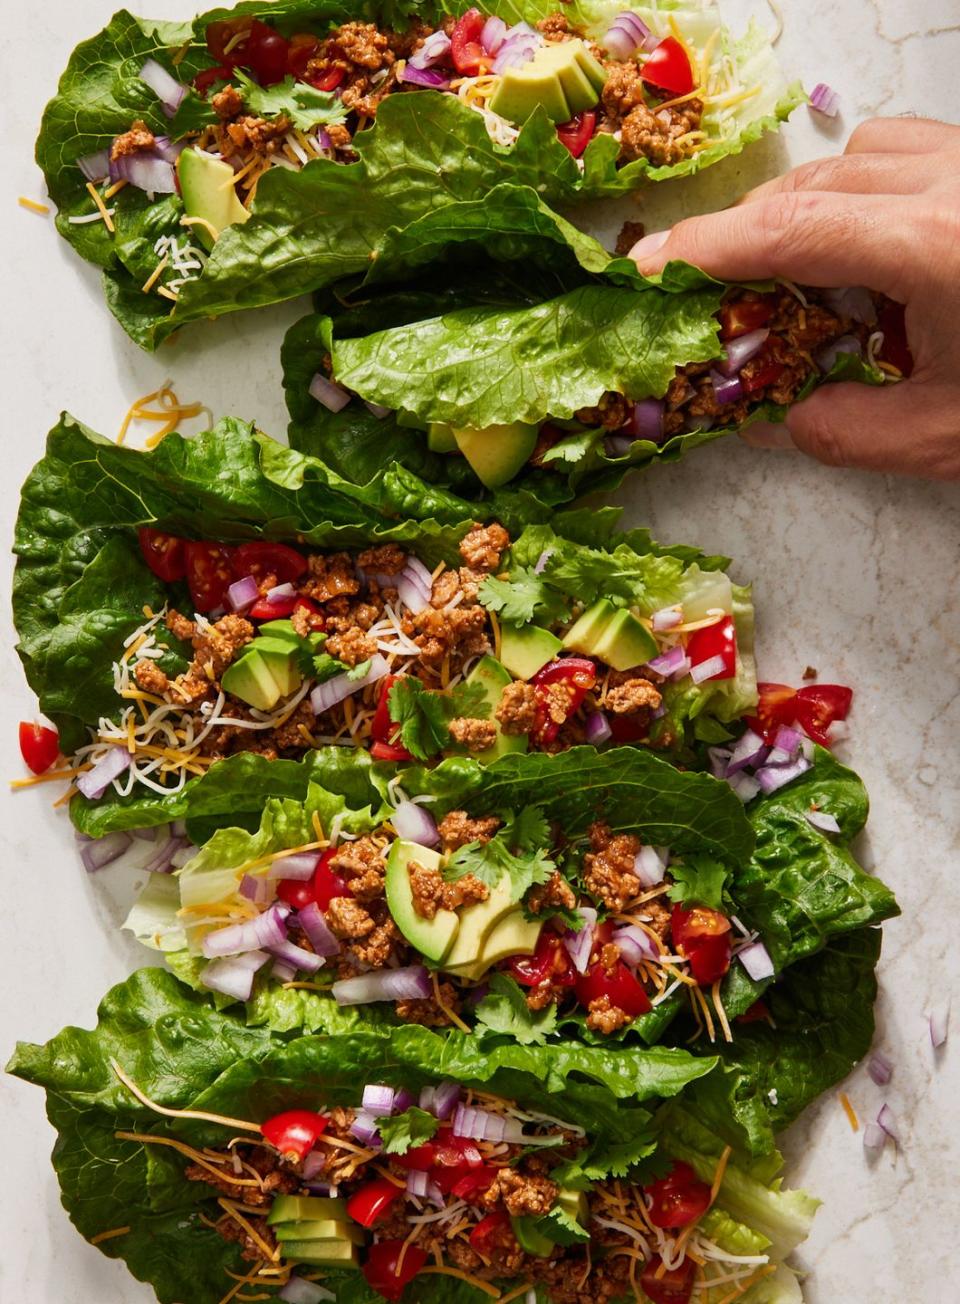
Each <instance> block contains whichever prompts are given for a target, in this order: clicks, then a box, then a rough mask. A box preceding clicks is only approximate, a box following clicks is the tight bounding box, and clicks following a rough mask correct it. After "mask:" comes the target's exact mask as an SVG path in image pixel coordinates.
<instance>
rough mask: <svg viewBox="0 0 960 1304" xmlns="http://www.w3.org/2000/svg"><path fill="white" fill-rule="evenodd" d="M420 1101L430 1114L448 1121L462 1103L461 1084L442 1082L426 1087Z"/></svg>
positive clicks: (421, 1093) (421, 1105)
mask: <svg viewBox="0 0 960 1304" xmlns="http://www.w3.org/2000/svg"><path fill="white" fill-rule="evenodd" d="M418 1103H419V1105H420V1108H421V1109H423V1110H426V1112H427V1113H428V1114H434V1115H435V1116H436V1117H437V1118H439V1119H441V1120H442V1121H446V1119H448V1118H450V1116H451V1115H452V1114H453V1111H454V1110H455V1109H456V1107H457V1105H458V1104H459V1103H460V1084H459V1083H458V1082H440V1083H438V1084H437V1086H435V1087H424V1088H423V1090H422V1091H421V1092H420V1100H419V1102H418Z"/></svg>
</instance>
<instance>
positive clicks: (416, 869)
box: [409, 860, 490, 919]
mask: <svg viewBox="0 0 960 1304" xmlns="http://www.w3.org/2000/svg"><path fill="white" fill-rule="evenodd" d="M409 875H410V889H411V893H412V895H413V908H414V910H416V912H417V914H418V915H419V916H420V917H421V919H433V918H434V916H435V915H436V913H437V911H438V910H456V909H457V907H458V906H463V905H471V904H472V903H473V902H475V901H486V899H487V897H488V896H489V895H490V889H489V888H488V887H487V885H486V884H485V883H481V882H480V880H479V879H478V878H476V877H475V876H474V875H473V874H464V876H463V878H459V879H457V881H456V882H455V883H447V882H446V881H445V880H444V877H443V875H442V874H441V873H440V871H439V870H438V869H436V868H433V867H428V866H426V865H421V864H419V863H418V862H417V861H415V860H412V861H411V862H410V865H409Z"/></svg>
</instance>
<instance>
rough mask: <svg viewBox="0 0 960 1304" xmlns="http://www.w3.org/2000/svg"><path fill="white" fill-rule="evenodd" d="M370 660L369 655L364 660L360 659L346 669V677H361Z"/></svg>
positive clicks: (367, 668)
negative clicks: (357, 662)
mask: <svg viewBox="0 0 960 1304" xmlns="http://www.w3.org/2000/svg"><path fill="white" fill-rule="evenodd" d="M371 660H372V658H371V657H367V659H366V661H361V662H360V664H359V665H356V666H352V667H351V669H349V670H348V671H347V678H348V679H350V680H355V679H362V678H363V677H364V675H365V674H366V673H367V672H368V671H369V669H370V662H371Z"/></svg>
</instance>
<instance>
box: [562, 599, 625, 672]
mask: <svg viewBox="0 0 960 1304" xmlns="http://www.w3.org/2000/svg"><path fill="white" fill-rule="evenodd" d="M616 614H617V609H616V607H615V606H614V605H613V603H612V602H611V601H610V600H609V599H608V598H598V599H597V601H596V602H595V603H594V604H593V606H592V607H588V608H587V609H586V611H585V612H584V613H583V615H582V616H580V618H579V619H578V620H576V621H575V622H574V623H573V624H572V625H571V626H570V628H569V629H568V630H567V632H566V634H565V635H564V637H563V646H564V647H565V648H566V649H567V651H568V652H580V653H582V655H583V656H587V657H592V656H594V655H595V653H594V650H593V649H594V646H595V644H596V641H597V639H598V638H599V637H600V635H601V633H602V632H603V630H604V629H605V628H606V626H607V625H609V623H610V621H611V620H613V618H614V616H615V615H616Z"/></svg>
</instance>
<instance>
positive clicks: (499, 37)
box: [480, 16, 507, 54]
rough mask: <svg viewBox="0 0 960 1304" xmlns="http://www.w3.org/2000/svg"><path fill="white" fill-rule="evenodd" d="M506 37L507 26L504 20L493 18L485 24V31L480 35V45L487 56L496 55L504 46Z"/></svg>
mask: <svg viewBox="0 0 960 1304" xmlns="http://www.w3.org/2000/svg"><path fill="white" fill-rule="evenodd" d="M506 35H507V24H506V23H505V22H504V21H503V19H502V18H497V17H496V16H493V17H491V18H488V19H487V21H486V22H485V23H484V24H483V31H482V32H481V33H480V44H481V45H482V46H483V48H484V50H486V52H487V54H496V52H497V51H498V50H499V49H500V46H501V45H503V42H504V38H505V37H506Z"/></svg>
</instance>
